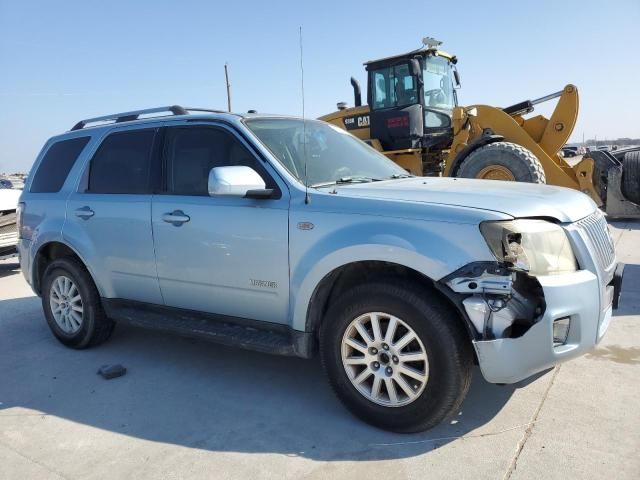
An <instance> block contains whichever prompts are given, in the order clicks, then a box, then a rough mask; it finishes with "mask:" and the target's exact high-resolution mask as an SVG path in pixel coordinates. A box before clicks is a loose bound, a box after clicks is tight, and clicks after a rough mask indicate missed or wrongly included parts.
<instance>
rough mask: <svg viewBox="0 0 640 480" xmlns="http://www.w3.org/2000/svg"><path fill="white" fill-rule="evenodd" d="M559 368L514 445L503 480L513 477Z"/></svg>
mask: <svg viewBox="0 0 640 480" xmlns="http://www.w3.org/2000/svg"><path fill="white" fill-rule="evenodd" d="M560 367H561V365H558V366H557V367H556V368H555V369H554V371H553V376H552V377H551V381H550V382H549V385H547V388H546V390H545V391H544V393H543V394H542V398H541V399H540V404H539V405H538V407H537V408H536V409H535V411H534V412H533V415H532V416H531V420H529V423H528V424H527V425H529V426H528V427H527V428H526V430H525V431H524V434H523V435H522V438H521V439H520V441H519V442H518V444H517V445H516V452H515V454H514V455H513V458H512V459H511V463H510V464H509V468H508V469H507V471H506V472H505V474H504V476H503V477H502V478H503V480H508V479H510V478H511V475H513V472H515V470H516V468H517V465H518V459H519V458H520V454H521V453H522V450H523V449H524V446H525V444H526V443H527V440H529V437H530V436H531V434H532V433H533V427H534V425H535V424H536V422H537V421H538V415H540V411H541V410H542V407H543V406H544V402H545V401H546V400H547V397H548V396H549V392H550V391H551V387H552V386H553V384H554V383H555V381H556V377H557V376H558V373H559V372H560Z"/></svg>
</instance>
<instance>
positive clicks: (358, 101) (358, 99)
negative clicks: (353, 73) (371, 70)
mask: <svg viewBox="0 0 640 480" xmlns="http://www.w3.org/2000/svg"><path fill="white" fill-rule="evenodd" d="M351 86H352V87H353V104H354V105H355V106H356V107H359V106H361V105H362V94H361V92H360V84H359V83H358V81H357V80H356V79H355V78H353V77H351Z"/></svg>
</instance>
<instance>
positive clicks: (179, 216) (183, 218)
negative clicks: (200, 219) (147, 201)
mask: <svg viewBox="0 0 640 480" xmlns="http://www.w3.org/2000/svg"><path fill="white" fill-rule="evenodd" d="M162 220H164V221H165V222H167V223H171V224H172V225H174V226H176V227H179V226H180V225H182V224H183V223H186V222H188V221H189V220H191V217H190V216H189V215H187V214H185V213H184V212H183V211H182V210H174V211H173V212H171V213H165V214H164V215H162Z"/></svg>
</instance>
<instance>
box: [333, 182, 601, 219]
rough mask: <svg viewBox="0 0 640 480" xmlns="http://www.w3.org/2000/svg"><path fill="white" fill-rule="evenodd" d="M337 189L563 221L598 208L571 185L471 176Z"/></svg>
mask: <svg viewBox="0 0 640 480" xmlns="http://www.w3.org/2000/svg"><path fill="white" fill-rule="evenodd" d="M335 190H336V192H337V193H338V194H339V195H345V196H351V197H368V198H375V199H380V200H391V201H393V200H396V201H406V202H423V203H429V204H443V205H452V206H462V207H471V208H476V209H481V210H492V211H494V212H500V213H503V214H507V215H511V216H512V217H517V218H522V217H552V218H555V219H556V220H558V221H560V222H563V223H566V222H575V221H576V220H580V219H581V218H584V217H586V216H587V215H590V214H591V213H593V212H594V211H595V210H596V208H597V206H596V204H595V203H594V202H593V201H592V200H591V199H590V198H589V197H588V196H586V195H585V194H583V193H580V192H578V191H576V190H571V189H569V188H564V187H552V186H550V185H537V184H532V183H520V182H502V181H497V180H475V179H468V178H435V177H434V178H432V177H416V178H404V179H398V180H389V181H382V182H373V183H354V184H344V185H337V186H336V187H335Z"/></svg>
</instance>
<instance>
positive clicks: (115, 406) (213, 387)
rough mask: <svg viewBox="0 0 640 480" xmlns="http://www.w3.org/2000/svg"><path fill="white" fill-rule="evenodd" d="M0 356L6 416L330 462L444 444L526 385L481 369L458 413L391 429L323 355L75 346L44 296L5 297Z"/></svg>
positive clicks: (126, 334)
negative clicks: (338, 382) (349, 406)
mask: <svg viewBox="0 0 640 480" xmlns="http://www.w3.org/2000/svg"><path fill="white" fill-rule="evenodd" d="M113 363H121V364H123V365H124V366H125V367H127V369H128V373H127V374H126V375H125V376H123V377H120V378H117V379H113V380H109V381H107V380H104V379H102V378H101V377H99V376H98V375H96V371H97V370H98V368H99V367H100V366H101V365H103V364H113ZM0 365H2V366H3V367H2V369H0V385H1V386H2V390H4V392H3V393H2V402H3V403H2V406H1V407H0V415H3V413H6V409H10V408H12V407H21V408H28V409H32V410H35V411H38V412H42V414H44V415H53V416H56V417H59V418H63V419H68V420H71V421H73V422H78V423H81V424H85V425H89V426H93V427H97V428H99V429H104V430H108V431H112V432H117V433H120V434H123V435H129V436H133V437H137V438H140V439H145V440H151V441H154V442H162V443H171V444H176V445H181V446H185V447H189V448H197V449H204V450H211V451H225V452H248V453H279V454H283V455H291V456H303V457H308V458H311V459H315V460H322V461H333V460H381V459H394V458H405V457H411V456H415V455H419V454H422V453H425V452H428V451H430V450H434V449H437V448H439V447H440V446H442V445H444V444H447V443H449V442H450V441H453V440H454V439H455V438H458V437H460V436H463V435H466V434H469V433H470V432H473V431H474V430H477V429H479V428H480V427H482V426H483V425H485V424H486V423H487V422H489V421H490V420H491V419H492V418H494V417H495V416H496V414H497V413H498V412H500V410H501V409H502V408H503V407H504V406H505V404H506V403H507V402H508V400H509V399H510V398H511V396H512V394H513V393H514V391H515V390H516V389H517V388H518V387H520V386H522V385H518V386H497V385H491V384H488V383H486V382H485V381H484V380H483V379H482V377H481V375H480V372H479V370H478V369H477V368H475V369H474V370H475V371H474V380H473V382H472V385H471V389H470V391H469V394H468V397H467V399H466V401H465V403H464V405H463V406H462V409H461V411H460V412H459V415H457V416H456V417H455V419H454V420H453V421H447V422H445V423H443V424H441V425H440V426H438V427H436V428H435V429H433V430H431V431H429V432H425V433H420V434H412V435H402V434H393V433H389V432H385V431H382V430H378V429H376V428H373V427H370V426H368V425H367V424H365V423H363V422H361V421H360V420H358V419H356V418H354V417H353V416H351V415H350V414H349V413H348V412H347V410H346V409H345V408H344V407H343V406H342V405H341V404H340V403H339V402H338V400H337V399H336V398H335V396H334V395H333V393H332V392H331V390H330V388H329V386H328V383H327V381H326V380H325V378H324V374H323V372H322V370H321V366H320V364H319V362H318V361H317V360H302V359H296V358H284V357H275V356H269V355H263V354H259V353H254V352H248V351H242V350H238V349H232V348H226V347H221V346H217V345H214V344H211V343H207V342H204V341H199V340H191V339H185V338H179V337H175V336H170V335H166V334H162V333H159V332H149V331H144V330H141V329H137V328H133V327H124V326H122V327H119V328H117V329H116V332H115V334H114V336H113V337H112V338H111V339H110V341H109V342H107V343H106V344H104V345H102V346H100V347H97V348H93V349H90V350H84V351H77V350H72V349H68V348H65V347H64V346H62V345H61V344H59V343H58V342H57V341H56V340H55V339H54V338H53V336H52V335H51V333H50V332H49V329H48V327H47V325H46V324H45V321H44V318H43V315H42V312H41V308H40V301H39V299H38V298H37V297H28V298H21V299H12V300H5V301H0ZM527 383H528V382H527ZM485 433H486V432H485Z"/></svg>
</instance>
